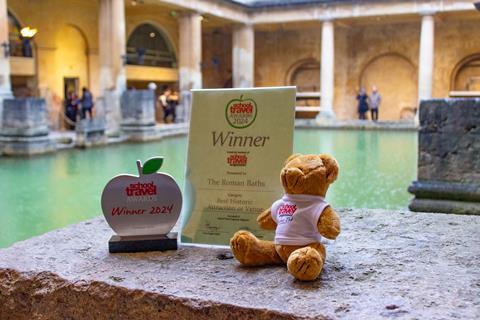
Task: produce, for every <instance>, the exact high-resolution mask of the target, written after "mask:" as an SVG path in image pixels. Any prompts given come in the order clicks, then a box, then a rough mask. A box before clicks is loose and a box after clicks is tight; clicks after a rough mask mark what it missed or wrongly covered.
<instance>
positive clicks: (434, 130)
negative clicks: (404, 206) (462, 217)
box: [408, 99, 480, 215]
mask: <svg viewBox="0 0 480 320" xmlns="http://www.w3.org/2000/svg"><path fill="white" fill-rule="evenodd" d="M419 114H420V132H419V134H418V171H417V172H418V173H417V180H416V181H414V182H413V183H412V184H411V185H410V187H409V189H408V190H409V191H410V192H411V193H413V194H414V195H415V198H414V199H413V200H412V202H411V203H410V206H409V208H410V210H412V211H422V212H444V213H458V214H478V215H480V161H479V159H480V143H478V141H480V126H479V125H478V124H479V123H480V100H479V99H431V100H423V101H422V102H421V103H420V112H419Z"/></svg>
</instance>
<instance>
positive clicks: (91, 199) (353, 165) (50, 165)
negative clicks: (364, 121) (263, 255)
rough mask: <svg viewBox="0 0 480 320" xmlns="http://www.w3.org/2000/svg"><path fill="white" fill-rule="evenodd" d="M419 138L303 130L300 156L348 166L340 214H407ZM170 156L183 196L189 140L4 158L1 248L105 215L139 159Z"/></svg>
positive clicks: (167, 167)
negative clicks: (104, 204) (117, 180)
mask: <svg viewBox="0 0 480 320" xmlns="http://www.w3.org/2000/svg"><path fill="white" fill-rule="evenodd" d="M416 137H417V135H416V133H414V132H375V131H343V130H297V131H296V132H295V144H294V148H295V152H301V153H320V152H325V153H330V154H332V155H334V156H335V157H336V158H337V160H338V161H339V163H340V167H341V169H340V170H341V171H340V175H339V178H338V180H337V182H335V184H333V185H332V187H331V189H330V191H329V194H328V196H327V200H328V201H329V202H330V203H331V204H332V205H333V206H334V207H336V208H338V207H356V208H360V207H368V208H404V207H406V205H407V202H408V200H409V198H410V196H409V195H408V193H407V191H406V189H407V186H408V184H409V183H410V182H411V181H412V180H413V179H414V177H415V174H416V150H417V146H416V143H417V142H416ZM156 155H163V156H165V162H164V165H163V167H162V169H161V170H162V171H164V172H168V173H169V174H171V175H172V176H173V177H174V178H175V179H176V180H177V181H178V183H179V185H180V187H181V188H182V189H183V184H184V178H183V177H184V168H185V161H186V159H185V158H186V157H185V155H186V138H185V137H176V138H169V139H165V140H163V141H160V142H152V143H144V144H122V145H114V146H109V147H107V148H93V149H88V150H69V151H65V152H59V153H57V154H52V155H45V156H40V157H35V158H32V159H13V158H0V204H1V211H0V247H5V246H8V245H10V244H12V243H13V242H15V241H19V240H23V239H27V238H29V237H32V236H34V235H38V234H41V233H44V232H47V231H49V230H52V229H55V228H59V227H63V226H65V225H68V224H72V223H76V222H79V221H82V220H86V219H89V218H92V217H95V216H98V215H100V214H101V209H100V196H101V192H102V190H103V187H104V186H105V184H106V183H107V182H108V180H109V179H110V178H112V177H113V176H115V175H117V174H120V173H130V174H137V172H136V171H137V169H136V165H135V160H137V159H141V160H143V161H144V160H146V159H148V158H150V157H152V156H156Z"/></svg>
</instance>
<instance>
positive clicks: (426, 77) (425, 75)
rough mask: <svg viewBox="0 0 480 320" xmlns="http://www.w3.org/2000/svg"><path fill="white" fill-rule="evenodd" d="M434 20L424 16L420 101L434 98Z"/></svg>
mask: <svg viewBox="0 0 480 320" xmlns="http://www.w3.org/2000/svg"><path fill="white" fill-rule="evenodd" d="M434 37H435V32H434V18H433V15H432V14H431V13H430V14H425V15H423V16H422V27H421V31H420V57H419V62H418V101H420V100H422V99H430V98H431V97H432V82H433V59H434V47H433V46H434Z"/></svg>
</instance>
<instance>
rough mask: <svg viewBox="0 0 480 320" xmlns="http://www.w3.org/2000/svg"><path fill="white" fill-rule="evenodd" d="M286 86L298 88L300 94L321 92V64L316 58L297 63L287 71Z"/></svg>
mask: <svg viewBox="0 0 480 320" xmlns="http://www.w3.org/2000/svg"><path fill="white" fill-rule="evenodd" d="M285 84H286V85H292V86H297V91H299V92H302V91H303V92H320V62H319V61H318V60H317V59H314V58H306V59H301V60H299V61H297V62H295V63H294V64H292V65H291V66H290V68H288V70H287V73H286V77H285Z"/></svg>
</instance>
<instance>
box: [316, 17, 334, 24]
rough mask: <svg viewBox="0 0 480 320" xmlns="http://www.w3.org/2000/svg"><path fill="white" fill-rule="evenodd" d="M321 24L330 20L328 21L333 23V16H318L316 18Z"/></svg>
mask: <svg viewBox="0 0 480 320" xmlns="http://www.w3.org/2000/svg"><path fill="white" fill-rule="evenodd" d="M318 20H319V21H320V22H321V23H322V24H323V23H325V22H327V23H328V22H330V23H334V22H335V18H334V17H332V16H322V17H320V19H318Z"/></svg>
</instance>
